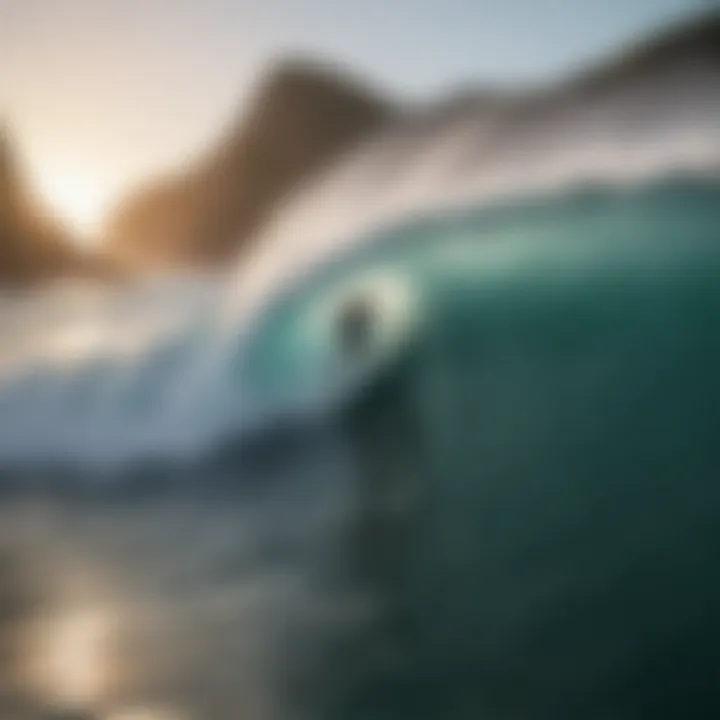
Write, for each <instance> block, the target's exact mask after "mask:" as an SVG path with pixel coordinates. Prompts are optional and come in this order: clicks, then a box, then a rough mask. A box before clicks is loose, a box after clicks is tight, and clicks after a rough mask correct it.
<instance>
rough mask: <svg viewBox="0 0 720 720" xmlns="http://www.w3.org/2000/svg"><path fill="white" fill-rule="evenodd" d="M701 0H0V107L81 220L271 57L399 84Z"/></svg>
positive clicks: (581, 42) (219, 123)
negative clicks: (318, 62)
mask: <svg viewBox="0 0 720 720" xmlns="http://www.w3.org/2000/svg"><path fill="white" fill-rule="evenodd" d="M703 5H706V6H707V2H705V3H703V1H702V0H492V1H491V0H0V118H4V119H5V120H6V121H7V122H8V123H9V126H10V129H11V130H12V132H13V134H14V136H15V138H16V140H17V142H18V144H19V145H20V147H21V149H22V152H23V154H24V157H25V160H26V161H27V162H28V163H29V167H30V170H31V172H32V174H33V178H34V180H35V181H36V183H37V184H38V186H39V187H40V188H41V189H42V191H43V192H44V193H45V194H46V195H47V196H48V197H49V199H50V200H51V202H52V204H53V205H54V207H55V208H56V209H57V210H59V211H60V213H61V214H62V215H64V216H65V217H66V218H70V219H73V220H75V221H77V222H78V224H79V225H80V226H81V227H82V228H85V229H92V228H94V227H96V226H97V224H98V223H99V221H100V218H101V217H102V213H103V212H104V211H105V210H106V209H107V207H108V206H109V204H110V203H112V202H113V200H114V199H116V197H117V196H118V194H119V193H121V192H122V191H123V190H124V189H125V188H128V187H132V186H133V184H135V183H137V182H142V181H144V180H147V179H148V178H149V177H152V176H154V175H156V174H158V173H161V172H162V171H164V170H167V169H168V168H172V167H173V166H176V165H178V164H181V163H182V162H183V160H184V159H186V158H188V157H191V156H193V155H194V154H196V153H197V152H198V151H200V150H201V149H202V147H203V146H204V145H205V144H207V143H208V142H209V141H210V140H211V139H213V138H214V137H216V136H217V135H218V133H219V132H220V131H221V130H222V128H223V126H226V125H227V123H228V122H229V121H230V120H231V119H232V117H233V116H234V115H235V114H236V113H237V112H238V110H239V109H240V108H241V107H242V102H243V99H244V98H245V97H247V93H248V91H249V90H250V88H251V87H252V82H253V80H254V78H256V77H257V74H258V73H259V72H260V71H261V70H262V69H263V68H264V67H265V66H266V65H267V63H268V61H269V60H270V59H272V58H274V57H278V56H283V55H285V54H287V53H294V52H296V51H302V52H303V53H304V54H308V53H311V54H316V55H318V56H320V57H323V58H326V59H337V60H338V61H339V62H342V63H343V64H346V65H348V66H350V67H352V68H354V69H356V70H357V71H358V72H359V73H360V74H361V75H364V76H366V77H367V79H368V80H369V81H370V82H371V83H374V84H376V85H377V86H378V87H379V88H380V89H381V90H384V91H386V92H389V93H391V94H392V96H394V97H396V98H397V99H398V100H402V99H421V98H424V97H429V96H432V95H434V94H436V93H440V92H442V91H443V89H446V88H448V87H449V86H451V85H453V84H454V83H456V82H460V81H467V80H477V81H493V82H494V81H497V82H503V81H512V82H516V81H517V82H522V83H526V82H529V81H530V82H532V81H541V80H547V79H550V78H553V77H555V76H558V75H561V74H563V73H567V72H569V71H570V69H571V68H572V67H573V66H574V65H577V64H582V63H583V62H585V61H587V60H589V59H591V58H594V57H598V56H602V55H603V54H604V53H606V52H608V51H609V50H611V49H612V48H614V47H616V46H617V45H618V44H622V43H624V42H627V41H628V40H630V39H632V38H633V37H635V36H636V35H638V34H639V33H644V32H647V31H649V30H652V29H654V28H658V27H661V26H663V25H664V24H666V23H667V22H670V21H672V20H673V19H675V18H677V17H682V16H683V15H687V14H688V13H693V12H695V11H696V10H697V9H698V8H702V6H703Z"/></svg>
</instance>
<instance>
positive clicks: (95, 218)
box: [38, 170, 107, 244]
mask: <svg viewBox="0 0 720 720" xmlns="http://www.w3.org/2000/svg"><path fill="white" fill-rule="evenodd" d="M38 185H39V191H40V193H41V195H42V197H43V198H44V199H45V200H46V201H47V202H48V204H49V205H50V206H51V208H52V209H53V211H54V212H56V213H57V215H58V216H59V217H60V218H61V219H62V220H64V221H65V222H67V223H68V224H69V225H71V226H72V228H73V230H75V232H76V234H77V235H78V236H79V238H78V240H79V242H82V243H83V244H89V243H92V242H93V241H94V240H95V239H96V237H97V235H98V233H99V230H100V225H101V222H102V219H103V214H104V211H105V206H106V203H107V192H106V188H105V187H104V186H103V185H102V184H101V183H99V182H97V181H96V180H94V179H93V178H92V177H90V176H83V175H80V174H73V173H70V172H62V171H59V170H57V171H44V172H41V173H40V176H39V178H38Z"/></svg>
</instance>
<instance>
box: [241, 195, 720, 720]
mask: <svg viewBox="0 0 720 720" xmlns="http://www.w3.org/2000/svg"><path fill="white" fill-rule="evenodd" d="M719 201H720V186H718V185H712V184H707V185H697V184H695V185H693V184H687V183H672V182H669V183H667V184H665V185H659V186H654V187H652V188H648V189H645V190H644V191H637V192H634V193H629V194H628V193H625V194H623V193H617V192H615V193H613V192H603V191H599V190H586V191H584V192H581V193H579V194H577V195H575V196H573V197H570V198H564V199H555V200H553V199H544V200H538V201H536V202H534V203H525V204H519V205H517V204H515V205H511V206H508V207H505V208H499V209H496V210H493V211H490V212H477V213H473V212H470V213H467V214H466V215H460V216H453V217H446V218H436V219H433V220H431V221H429V222H428V223H427V224H421V225H419V226H417V227H412V226H411V227H408V228H399V229H398V230H397V231H396V232H395V233H394V234H393V233H390V234H389V235H388V236H386V237H383V238H381V239H380V241H379V242H378V243H377V245H376V246H370V247H365V248H363V250H362V251H361V252H359V253H358V254H357V255H356V256H355V257H351V258H343V259H342V260H341V261H339V262H337V263H333V264H331V265H329V266H328V268H327V269H326V272H325V273H324V275H322V276H321V277H320V278H318V277H315V278H313V279H312V280H310V281H308V283H306V284H305V285H304V286H301V287H300V288H299V289H298V290H297V291H296V292H294V293H292V294H290V295H289V296H288V297H287V298H286V299H285V300H284V301H282V302H280V303H279V304H278V306H277V308H276V309H275V311H274V312H273V313H272V314H271V315H270V316H269V318H268V321H267V324H266V325H265V326H264V327H263V328H262V330H261V331H260V332H259V334H258V337H257V338H256V344H255V346H254V351H255V352H254V354H253V355H252V357H251V360H252V365H251V371H252V372H253V373H255V374H254V375H253V378H254V379H256V382H255V383H254V387H256V388H259V389H262V390H264V391H265V392H267V393H268V395H273V400H274V401H275V402H278V403H280V404H281V401H280V400H279V397H278V396H281V397H284V399H285V402H291V403H293V402H296V401H298V398H302V399H304V398H306V397H307V396H308V395H312V394H313V393H322V392H324V391H325V390H326V389H327V387H328V384H329V383H332V382H337V384H338V386H340V387H342V388H344V390H345V392H346V395H342V393H341V397H343V398H345V399H344V400H343V402H345V403H348V404H347V405H344V406H343V407H344V408H345V409H344V410H342V411H341V416H342V417H343V418H345V420H344V422H346V423H347V426H348V427H349V428H350V430H349V431H348V432H349V434H350V435H351V436H352V437H354V438H359V439H358V440H357V442H358V444H359V447H361V448H362V451H361V456H362V458H363V461H364V463H365V464H364V473H365V474H364V477H365V478H366V480H365V482H368V483H370V485H371V488H372V490H371V491H370V492H369V494H370V495H371V497H373V498H374V501H375V502H376V503H377V502H380V503H382V502H386V503H387V508H388V509H387V511H386V513H385V514H383V513H382V512H381V513H379V514H377V515H376V516H374V517H373V518H372V519H368V520H367V527H365V528H364V530H363V532H364V533H365V534H364V535H361V537H363V538H364V540H363V542H364V547H366V549H367V548H370V549H369V550H367V552H368V553H369V555H370V559H365V561H364V564H363V565H362V567H363V568H365V572H367V574H368V577H369V578H371V582H373V583H377V584H378V585H379V586H380V587H384V588H386V590H387V592H388V593H389V594H390V595H391V596H392V597H393V598H394V599H395V604H394V605H393V620H392V623H391V625H392V627H393V632H389V634H390V635H392V636H393V638H394V642H395V645H394V652H395V654H396V656H397V657H396V661H395V664H393V663H390V669H388V670H387V674H386V676H384V677H383V678H381V679H378V680H377V682H376V684H371V686H370V687H371V688H372V689H371V690H370V691H368V692H367V694H365V695H363V697H362V699H361V700H359V701H358V706H357V707H354V708H353V709H352V710H350V711H348V716H349V717H352V718H356V717H357V718H410V717H412V718H420V717H422V718H439V717H442V718H485V717H487V718H493V719H494V718H502V719H505V718H513V719H515V718H553V719H555V720H557V719H558V718H579V717H581V718H602V719H603V720H605V719H606V718H607V719H609V718H613V719H614V718H646V717H647V718H651V717H652V718H658V717H661V718H665V717H667V718H680V717H711V716H715V715H716V714H717V713H718V712H720V692H718V690H717V688H716V682H715V679H714V674H713V673H714V668H715V667H716V666H717V662H718V661H719V660H720V650H719V649H718V648H720V642H719V641H720V615H719V614H718V612H717V608H718V606H720V576H719V575H718V571H717V567H716V557H717V552H718V551H719V550H720V525H719V523H718V510H720V489H719V487H718V484H717V481H718V478H719V477H720V450H719V449H718V447H717V438H718V436H719V431H720V402H719V401H720V375H719V374H718V367H720V334H719V333H718V330H717V321H718V318H720V285H719V283H718V280H719V279H720V246H719V245H718V241H719V240H720V215H719V214H718V208H719V207H720V204H719ZM358 294H360V295H361V296H363V297H365V298H366V299H367V301H368V303H370V304H373V303H375V307H376V309H377V314H376V317H375V322H376V324H377V325H378V326H379V331H378V333H377V342H376V344H375V346H372V347H370V348H368V350H367V352H366V356H365V357H360V358H357V359H356V360H357V364H358V366H360V367H361V371H360V372H358V373H353V372H351V371H348V367H347V364H346V363H344V362H342V361H338V354H340V353H339V350H338V347H337V324H333V322H334V320H335V318H336V316H333V315H332V313H330V312H328V311H327V306H333V307H334V306H336V305H337V304H340V305H342V303H343V302H344V301H346V300H347V301H349V300H351V299H352V298H353V297H356V296H357V295H358ZM398 297H400V298H401V299H402V301H401V302H398V301H397V298H398ZM348 396H349V397H350V398H355V399H354V400H350V401H348V400H347V397H348ZM367 478H370V479H369V480H368V479H367ZM398 497H399V498H400V499H401V500H400V501H399V502H398V501H397V498H398ZM378 498H382V500H378ZM393 498H394V499H393ZM393 503H394V504H393ZM367 538H370V539H369V540H368V539H367ZM388 548H392V549H391V550H389V549H388ZM379 568H380V569H379ZM381 570H382V571H381ZM393 633H395V634H393ZM398 658H399V659H398ZM343 716H344V715H343Z"/></svg>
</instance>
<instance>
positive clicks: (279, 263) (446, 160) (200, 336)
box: [0, 61, 720, 466]
mask: <svg viewBox="0 0 720 720" xmlns="http://www.w3.org/2000/svg"><path fill="white" fill-rule="evenodd" d="M715 70H716V67H715V63H714V61H713V62H710V63H707V62H702V61H697V62H693V63H686V64H683V63H680V64H679V65H678V67H677V68H676V69H675V70H674V71H673V72H671V73H663V74H662V75H661V76H658V77H650V78H647V77H643V78H641V80H639V81H638V80H635V81H632V82H626V83H619V84H617V85H616V86H613V87H612V88H610V89H609V90H607V91H604V92H601V93H599V94H598V93H596V94H594V95H591V96H590V97H586V96H584V95H583V94H582V93H580V94H579V97H576V94H573V93H566V94H563V92H562V90H560V91H558V93H557V94H556V96H552V95H551V96H550V97H546V96H542V97H538V98H536V97H529V98H519V99H518V98H509V99H503V100H491V101H488V102H476V103H469V104H465V105H463V104H461V105H460V106H458V107H454V106H452V107H445V108H441V109H440V110H436V111H432V112H429V113H428V114H427V115H425V116H422V115H419V116H415V117H412V118H410V119H409V120H408V121H407V123H405V124H404V125H400V126H399V127H397V128H394V129H392V130H390V131H388V132H387V133H386V134H385V135H384V136H381V137H379V138H375V139H373V140H372V141H370V142H368V143H367V144H366V145H364V146H363V147H361V148H359V149H358V150H357V151H355V152H353V153H351V154H349V155H348V156H347V157H344V158H342V159H341V160H340V161H338V163H337V164H336V166H335V167H332V168H330V169H329V170H328V171H327V172H326V173H325V174H324V175H323V176H321V177H318V178H316V179H315V180H313V181H311V182H309V183H308V184H307V185H306V186H305V187H303V188H301V189H300V190H299V191H298V192H296V193H295V194H294V195H293V196H291V197H289V198H288V200H287V201H286V202H285V203H284V205H282V206H281V207H279V208H278V210H277V212H276V213H275V215H274V217H273V220H272V222H271V223H270V225H269V226H268V227H267V228H266V229H265V230H264V231H263V233H262V235H261V236H260V237H258V238H257V240H256V242H255V245H254V246H255V247H256V248H257V250H256V251H255V252H254V253H252V254H251V255H250V257H246V258H244V259H243V260H242V261H241V262H239V264H238V267H237V269H235V270H232V269H231V270H230V271H228V272H227V273H223V274H215V275H208V276H197V277H181V278H176V279H166V280H151V281H142V282H136V283H133V284H131V285H129V286H124V287H121V288H106V287H62V286H60V287H55V288H50V289H48V290H46V291H43V292H41V293H37V294H29V295H25V296H12V297H11V296H4V297H2V298H0V332H2V336H3V344H2V349H0V466H5V465H9V464H13V465H17V464H20V465H22V464H28V463H52V462H55V461H60V460H71V461H73V462H77V463H79V464H81V465H83V464H92V465H94V466H102V465H117V464H122V463H126V462H134V461H136V460H138V459H140V458H143V457H148V456H154V457H168V458H182V457H187V458H190V457H192V456H195V455H197V454H198V453H200V452H202V451H203V450H205V449H207V448H208V447H209V446H210V445H212V443H213V442H216V441H218V440H219V439H220V438H222V437H227V436H228V435H231V434H233V433H235V434H240V433H242V432H243V429H244V428H246V427H252V426H254V425H257V423H258V420H259V418H260V417H261V416H262V415H263V414H267V407H265V406H264V405H263V403H259V402H258V401H257V395H258V392H257V388H256V387H254V382H255V381H249V380H248V378H247V377H246V376H245V373H244V370H243V364H244V356H245V355H246V354H247V352H248V347H249V346H250V345H251V344H252V343H250V342H249V339H248V338H249V336H251V335H252V333H253V332H254V329H256V328H257V327H259V326H261V325H262V323H263V322H264V318H265V316H266V314H267V313H268V311H269V309H270V308H272V305H273V303H274V302H275V301H276V300H277V299H278V298H282V297H283V296H284V295H286V294H288V293H292V292H293V291H294V289H295V288H297V287H299V286H302V285H303V283H307V282H309V281H310V282H311V280H309V278H310V279H311V278H313V277H314V275H315V274H317V273H318V272H321V270H320V269H321V268H322V267H324V266H325V265H326V264H327V263H329V262H332V261H334V260H336V259H342V258H343V257H351V256H352V255H353V253H356V252H358V251H359V250H362V248H363V247H369V246H373V245H377V244H378V243H379V244H382V243H387V244H389V245H391V244H393V243H394V242H397V238H398V237H405V236H408V235H410V236H412V237H414V238H418V239H421V238H424V237H426V236H428V235H430V236H433V235H434V236H438V235H439V233H438V231H437V230H436V228H435V225H434V223H435V222H436V221H438V220H439V221H442V219H443V218H447V217H462V216H463V215H464V214H468V213H470V214H472V213H483V212H486V211H492V208H493V207H502V206H503V205H504V204H506V203H509V202H511V201H513V199H514V200H515V201H516V202H519V200H518V199H519V198H522V197H527V198H533V197H535V198H538V199H539V201H542V199H543V198H548V202H549V204H550V205H552V204H553V203H555V202H556V200H553V198H555V199H558V198H560V199H561V198H563V197H564V196H572V195H573V192H574V189H576V188H577V187H579V186H580V187H581V186H587V185H597V186H606V187H609V188H611V189H612V188H614V189H615V191H617V192H624V193H626V194H628V195H629V196H631V195H632V193H633V189H634V188H642V187H644V186H647V185H652V184H653V183H656V182H657V181H658V179H661V178H663V177H666V176H672V175H673V174H678V175H684V176H687V177H693V176H695V177H700V178H702V177H706V178H710V179H712V178H713V177H716V176H717V174H718V172H720V129H719V128H718V125H717V117H720V85H719V84H718V83H717V81H716V74H715ZM520 204H522V203H520ZM459 222H461V221H459ZM468 232H471V230H468ZM435 241H437V242H443V240H442V239H441V238H439V237H438V238H436V240H435ZM327 393H328V394H329V393H331V391H330V390H329V389H328V390H327ZM320 395H321V394H320Z"/></svg>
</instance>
